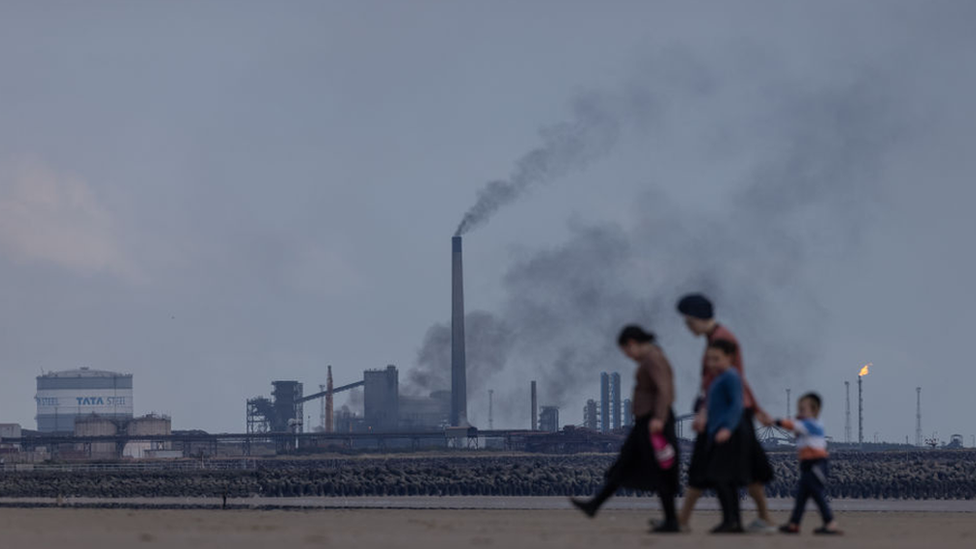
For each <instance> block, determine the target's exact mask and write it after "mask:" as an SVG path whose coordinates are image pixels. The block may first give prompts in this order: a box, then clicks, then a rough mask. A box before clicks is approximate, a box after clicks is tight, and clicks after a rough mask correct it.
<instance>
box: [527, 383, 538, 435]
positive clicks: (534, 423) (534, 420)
mask: <svg viewBox="0 0 976 549" xmlns="http://www.w3.org/2000/svg"><path fill="white" fill-rule="evenodd" d="M529 399H530V400H531V401H532V404H531V405H532V420H531V424H530V426H529V430H530V431H535V430H536V429H538V428H539V399H538V396H537V395H536V392H535V381H533V382H532V383H531V384H529Z"/></svg>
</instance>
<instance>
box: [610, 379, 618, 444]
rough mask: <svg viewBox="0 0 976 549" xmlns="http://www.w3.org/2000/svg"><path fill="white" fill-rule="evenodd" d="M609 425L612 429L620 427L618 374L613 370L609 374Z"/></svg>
mask: <svg viewBox="0 0 976 549" xmlns="http://www.w3.org/2000/svg"><path fill="white" fill-rule="evenodd" d="M610 406H611V407H612V408H613V409H612V410H611V411H610V418H611V422H610V425H611V426H612V427H613V430H615V431H616V430H617V429H619V428H620V374H618V373H617V372H614V373H613V374H611V375H610Z"/></svg>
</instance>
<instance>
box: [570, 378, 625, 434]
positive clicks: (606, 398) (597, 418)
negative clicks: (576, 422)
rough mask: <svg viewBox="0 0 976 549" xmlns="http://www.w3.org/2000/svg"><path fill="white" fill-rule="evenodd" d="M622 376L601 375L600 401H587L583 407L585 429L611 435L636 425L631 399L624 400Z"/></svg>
mask: <svg viewBox="0 0 976 549" xmlns="http://www.w3.org/2000/svg"><path fill="white" fill-rule="evenodd" d="M620 385H621V384H620V374H619V373H617V372H614V373H612V374H610V373H607V372H601V373H600V401H599V402H597V401H596V400H594V399H589V400H587V401H586V405H585V406H584V407H583V427H584V428H586V429H591V430H594V431H597V430H598V431H600V432H601V433H610V432H613V431H618V430H620V429H622V428H629V427H631V426H633V424H634V417H633V407H632V405H631V402H630V399H624V398H623V393H622V389H621V386H620Z"/></svg>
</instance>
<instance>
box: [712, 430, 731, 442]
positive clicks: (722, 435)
mask: <svg viewBox="0 0 976 549" xmlns="http://www.w3.org/2000/svg"><path fill="white" fill-rule="evenodd" d="M730 438H732V431H729V430H728V429H726V428H724V427H723V428H722V429H719V430H718V432H717V433H715V442H717V443H719V444H725V443H726V442H728V441H729V439H730Z"/></svg>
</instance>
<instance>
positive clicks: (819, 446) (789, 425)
mask: <svg viewBox="0 0 976 549" xmlns="http://www.w3.org/2000/svg"><path fill="white" fill-rule="evenodd" d="M820 406H821V400H820V395H818V394H816V393H807V394H805V395H803V396H802V397H800V400H799V401H797V403H796V411H797V414H796V421H791V420H789V419H777V420H776V421H775V424H776V426H777V427H782V428H784V429H789V430H790V431H793V433H794V434H795V435H796V448H797V450H798V451H799V453H800V485H799V487H798V488H797V491H796V505H795V506H794V507H793V514H792V515H790V522H789V523H788V524H784V525H783V526H781V527H780V529H779V530H780V532H783V533H785V534H799V533H800V520H801V519H802V518H803V511H804V508H805V507H806V505H807V499H809V498H810V497H813V501H815V502H816V503H817V507H818V508H820V516H821V518H823V523H824V524H823V526H821V527H820V528H817V529H816V530H814V531H813V532H814V533H815V534H840V533H841V531H840V530H839V529H838V528H837V522H835V521H834V516H833V513H831V512H830V504H829V503H827V495H826V494H825V489H826V484H827V456H828V454H827V439H826V438H825V437H824V428H823V424H822V423H820V420H819V419H817V418H819V417H820Z"/></svg>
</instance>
